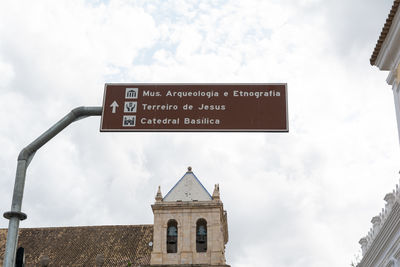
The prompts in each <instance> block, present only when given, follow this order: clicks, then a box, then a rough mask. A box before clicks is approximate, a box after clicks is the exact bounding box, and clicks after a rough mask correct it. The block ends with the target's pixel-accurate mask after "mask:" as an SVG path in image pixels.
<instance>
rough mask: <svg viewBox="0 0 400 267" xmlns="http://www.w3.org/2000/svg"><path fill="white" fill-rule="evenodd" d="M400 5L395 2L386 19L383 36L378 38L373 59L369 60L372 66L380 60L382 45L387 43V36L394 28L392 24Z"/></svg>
mask: <svg viewBox="0 0 400 267" xmlns="http://www.w3.org/2000/svg"><path fill="white" fill-rule="evenodd" d="M399 4H400V0H394V2H393V5H392V9H391V10H390V12H389V15H388V17H387V19H386V22H385V25H384V26H383V28H382V31H381V34H380V35H379V38H378V41H377V42H376V45H375V48H374V52H373V53H372V55H371V58H370V60H369V62H370V64H371V65H372V66H374V65H375V62H376V59H377V58H378V55H379V53H380V51H381V48H382V44H383V42H384V41H385V39H386V36H387V35H388V33H389V31H390V27H391V26H392V23H393V18H394V16H395V15H396V13H397V10H398V8H399Z"/></svg>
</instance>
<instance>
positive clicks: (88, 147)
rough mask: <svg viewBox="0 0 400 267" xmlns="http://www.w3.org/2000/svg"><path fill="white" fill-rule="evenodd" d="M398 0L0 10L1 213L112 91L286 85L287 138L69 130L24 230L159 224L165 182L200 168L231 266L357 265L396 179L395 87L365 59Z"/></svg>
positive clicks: (70, 3)
mask: <svg viewBox="0 0 400 267" xmlns="http://www.w3.org/2000/svg"><path fill="white" fill-rule="evenodd" d="M392 2H393V1H392V0H346V1H345V0H264V1H228V0H227V1H178V0H176V1H162V0H159V1H144V0H143V1H122V0H121V1H118V0H116V1H112V0H110V1H77V0H60V1H50V0H48V1H29V0H26V1H11V0H10V1H8V0H6V1H2V3H1V8H0V125H1V127H0V150H1V153H0V210H1V213H3V212H4V211H8V210H9V209H10V205H11V197H12V189H13V184H14V179H15V169H16V159H17V156H18V153H19V151H20V150H21V149H22V148H23V147H25V146H26V145H28V144H29V143H30V142H31V141H33V140H34V139H35V138H36V137H37V136H39V135H40V134H41V133H42V132H43V131H45V130H46V129H47V128H49V127H50V126H51V125H53V124H54V123H55V122H56V121H57V120H59V119H60V118H61V117H62V116H64V115H65V114H67V113H68V112H69V111H70V110H71V109H73V108H74V107H77V106H101V105H102V97H103V88H104V83H107V82H115V83H117V82H132V83H133V82H141V83H152V82H175V83H184V82H190V83H214V82H215V83H227V82H228V83H235V82H245V83H288V92H289V107H288V109H289V133H100V132H99V124H100V118H99V117H93V118H88V119H85V120H81V121H79V122H76V123H74V124H72V125H71V126H70V127H68V128H67V129H66V130H65V131H63V132H62V133H61V134H59V135H58V136H57V137H56V138H54V139H53V140H51V141H50V142H49V143H48V144H46V145H45V146H44V147H43V148H42V149H40V150H39V151H38V153H36V156H35V158H34V159H33V161H32V163H31V165H30V166H29V169H28V173H27V180H26V185H25V195H24V202H23V207H22V211H24V212H26V213H27V214H28V219H27V220H26V221H23V222H22V223H21V226H22V227H44V226H71V225H104V224H111V225H117V224H151V223H152V220H153V214H152V211H151V208H150V205H151V203H152V202H154V196H155V193H156V190H157V186H158V185H161V189H162V192H163V194H164V195H165V194H166V193H167V192H168V190H169V189H170V188H171V187H172V186H173V185H174V184H175V183H176V181H178V179H180V178H181V177H182V176H183V175H184V173H185V171H186V168H187V166H192V167H193V171H194V173H195V174H196V176H197V177H198V178H199V179H200V180H201V182H202V183H203V184H204V186H205V187H206V188H207V189H208V190H209V191H210V192H212V189H213V186H214V184H215V183H219V184H220V190H221V197H222V200H223V202H224V205H225V209H226V210H227V211H228V222H229V235H230V240H229V243H228V245H227V262H228V263H229V264H231V265H232V266H234V267H253V266H268V267H270V266H271V267H275V266H283V267H292V266H293V267H294V266H295V267H320V266H349V265H350V263H351V261H352V260H353V258H354V255H355V254H357V253H358V252H359V244H358V241H359V239H360V238H361V237H363V236H364V235H366V234H367V232H368V230H369V228H370V226H371V223H370V220H371V218H372V217H373V216H375V215H377V214H378V213H379V211H380V210H381V208H382V207H383V206H384V201H383V197H384V196H385V194H386V193H387V192H389V191H391V190H392V189H393V188H394V187H395V184H396V183H398V179H399V174H398V171H399V165H398V162H399V159H400V154H399V144H398V136H397V128H396V123H395V113H394V105H393V97H392V92H391V88H390V86H388V85H387V84H386V82H385V80H386V76H387V73H384V72H380V71H379V70H378V69H377V68H376V67H372V66H370V65H369V58H370V55H371V54H372V51H373V48H374V46H375V43H376V40H377V39H378V36H379V33H380V31H381V28H382V26H383V24H384V22H385V19H386V17H387V15H388V13H389V10H390V7H391V4H392ZM7 226H8V221H7V220H6V219H0V227H1V228H6V227H7Z"/></svg>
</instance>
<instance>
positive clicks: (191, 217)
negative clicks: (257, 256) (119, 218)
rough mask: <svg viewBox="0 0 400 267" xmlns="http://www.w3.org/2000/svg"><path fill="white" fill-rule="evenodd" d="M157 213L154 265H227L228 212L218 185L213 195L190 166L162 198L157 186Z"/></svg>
mask: <svg viewBox="0 0 400 267" xmlns="http://www.w3.org/2000/svg"><path fill="white" fill-rule="evenodd" d="M155 199H156V201H155V203H154V204H153V205H152V206H151V207H152V209H153V213H154V232H153V251H152V253H151V261H150V263H151V265H175V264H177V265H190V264H201V265H202V266H203V265H204V266H221V267H222V266H228V265H225V244H226V243H227V242H228V223H227V213H226V211H225V210H224V207H223V204H222V202H221V200H220V194H219V186H218V185H215V188H214V192H213V194H212V195H210V193H209V192H208V191H207V190H206V189H205V188H204V186H203V185H202V184H201V182H200V181H199V180H198V179H197V177H196V176H195V175H194V173H193V172H192V168H191V167H189V168H188V171H187V172H186V173H185V175H184V176H183V177H182V178H181V179H180V180H179V181H178V182H177V183H176V185H175V186H174V187H173V188H172V189H171V190H170V191H169V192H168V194H167V195H166V196H165V197H164V198H163V197H162V194H161V189H160V187H158V191H157V195H156V198H155Z"/></svg>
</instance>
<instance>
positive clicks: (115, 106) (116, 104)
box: [110, 100, 119, 113]
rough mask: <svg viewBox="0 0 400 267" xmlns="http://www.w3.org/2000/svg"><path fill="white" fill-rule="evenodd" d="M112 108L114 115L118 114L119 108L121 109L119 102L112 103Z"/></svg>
mask: <svg viewBox="0 0 400 267" xmlns="http://www.w3.org/2000/svg"><path fill="white" fill-rule="evenodd" d="M110 107H112V111H111V112H112V113H115V112H117V107H119V106H118V103H117V101H115V100H114V102H112V104H111V105H110Z"/></svg>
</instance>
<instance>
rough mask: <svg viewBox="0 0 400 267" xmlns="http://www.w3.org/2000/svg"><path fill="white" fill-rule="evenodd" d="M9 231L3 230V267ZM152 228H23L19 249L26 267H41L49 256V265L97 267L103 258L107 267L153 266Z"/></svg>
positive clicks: (0, 234)
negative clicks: (41, 259) (22, 249)
mask: <svg viewBox="0 0 400 267" xmlns="http://www.w3.org/2000/svg"><path fill="white" fill-rule="evenodd" d="M6 234H7V229H0V266H1V265H2V264H3V259H4V250H5V243H6ZM152 240H153V225H117V226H82V227H54V228H23V229H20V235H19V241H18V247H21V246H22V247H23V248H24V249H25V261H26V266H39V262H40V257H41V256H43V255H47V256H48V257H49V258H50V266H59V267H62V266H95V261H96V256H97V255H98V254H103V255H104V265H103V267H106V266H113V267H114V266H124V267H125V266H127V265H128V263H129V262H130V263H131V264H132V266H138V265H147V264H150V255H151V250H152V248H151V247H150V246H149V242H150V241H152Z"/></svg>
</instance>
